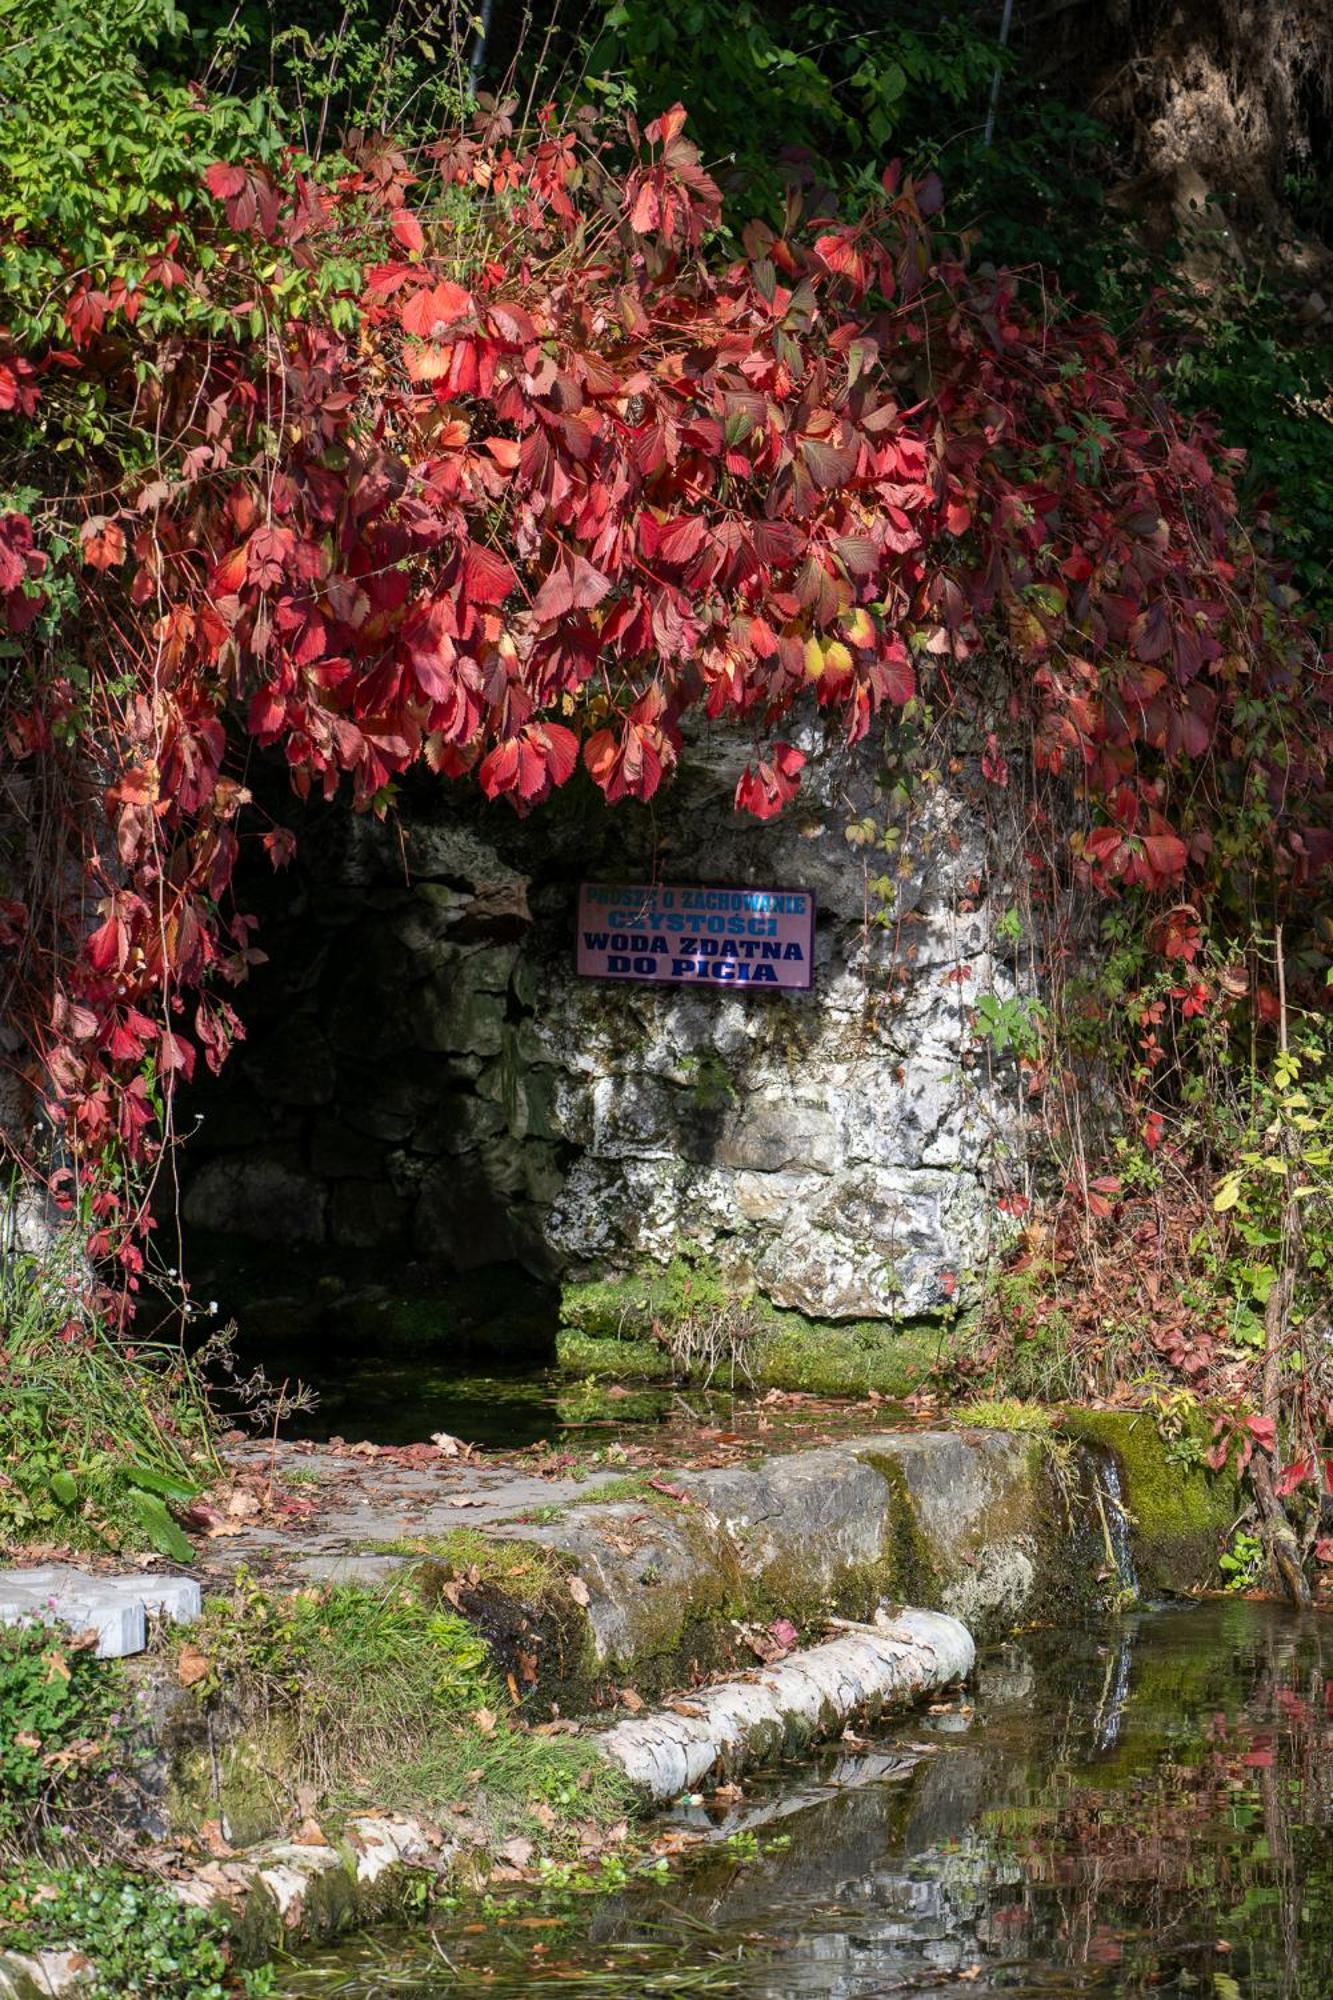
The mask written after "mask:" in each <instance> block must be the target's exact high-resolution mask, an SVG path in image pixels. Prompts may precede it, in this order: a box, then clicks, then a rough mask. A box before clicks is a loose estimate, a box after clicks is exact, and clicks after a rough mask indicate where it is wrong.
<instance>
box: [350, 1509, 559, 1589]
mask: <svg viewBox="0 0 1333 2000" xmlns="http://www.w3.org/2000/svg"><path fill="white" fill-rule="evenodd" d="M588 1497H589V1498H590V1499H591V1498H593V1497H594V1496H593V1495H591V1494H590V1495H589V1496H588ZM539 1511H540V1512H541V1513H543V1514H551V1515H555V1516H558V1515H559V1514H561V1513H563V1512H564V1509H563V1508H552V1509H548V1508H543V1509H540V1510H539ZM362 1546H363V1547H364V1549H365V1551H366V1553H367V1554H370V1555H382V1556H405V1557H413V1556H415V1557H418V1558H420V1560H421V1561H422V1562H423V1563H429V1564H430V1565H431V1567H432V1568H433V1569H434V1570H436V1571H437V1572H438V1571H439V1570H444V1571H446V1572H447V1573H448V1574H449V1575H451V1576H458V1577H466V1576H470V1575H474V1574H475V1576H476V1577H477V1578H478V1579H479V1580H480V1581H482V1582H485V1583H488V1584H491V1585H492V1586H493V1587H494V1588H495V1589H497V1590H503V1591H505V1592H507V1593H508V1594H509V1595H511V1596H514V1597H519V1598H532V1599H540V1598H541V1597H543V1596H544V1595H545V1594H546V1593H547V1592H548V1591H550V1590H552V1589H553V1588H555V1587H556V1586H557V1585H558V1584H560V1583H562V1582H563V1579H564V1577H565V1575H566V1573H567V1570H568V1567H569V1565H568V1563H567V1561H566V1560H565V1559H564V1558H563V1557H561V1556H560V1555H558V1554H557V1553H556V1552H555V1551H553V1550H551V1549H547V1548H543V1547H542V1545H541V1544H540V1543H539V1542H528V1541H523V1540H521V1539H515V1540H513V1541H507V1540H503V1539H501V1538H500V1537H499V1536H495V1535H487V1534H484V1533H483V1532H482V1530H481V1529H480V1528H451V1529H450V1530H449V1531H448V1533H446V1534H441V1535H405V1536H399V1537H398V1538H397V1539H396V1540H392V1541H382V1542H366V1543H364V1544H363V1545H362Z"/></svg>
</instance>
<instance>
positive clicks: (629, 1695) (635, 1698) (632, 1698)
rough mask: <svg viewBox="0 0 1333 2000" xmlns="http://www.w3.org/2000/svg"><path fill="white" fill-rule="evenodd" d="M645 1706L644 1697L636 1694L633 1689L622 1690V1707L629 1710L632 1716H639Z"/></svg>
mask: <svg viewBox="0 0 1333 2000" xmlns="http://www.w3.org/2000/svg"><path fill="white" fill-rule="evenodd" d="M643 1705H644V1704H643V1696H642V1695H641V1694H636V1693H635V1691H634V1689H633V1688H621V1689H620V1706H621V1707H622V1708H627V1709H628V1710H629V1712H630V1714H631V1715H637V1714H638V1713H639V1711H640V1709H641V1708H642V1707H643Z"/></svg>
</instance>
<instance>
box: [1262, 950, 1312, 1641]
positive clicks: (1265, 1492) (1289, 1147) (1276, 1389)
mask: <svg viewBox="0 0 1333 2000" xmlns="http://www.w3.org/2000/svg"><path fill="white" fill-rule="evenodd" d="M1273 946H1274V952H1275V956H1276V961H1277V1000H1278V1046H1279V1048H1280V1049H1281V1051H1282V1054H1283V1055H1284V1056H1285V1055H1286V1054H1287V1049H1288V1043H1287V967H1286V959H1285V956H1284V953H1283V948H1282V926H1281V924H1278V925H1277V926H1276V927H1275V929H1274V932H1273ZM1278 1115H1279V1117H1280V1119H1281V1132H1280V1136H1279V1144H1280V1146H1281V1149H1282V1154H1283V1158H1284V1160H1285V1163H1286V1169H1287V1171H1286V1175H1285V1177H1284V1179H1283V1183H1282V1219H1281V1224H1280V1229H1279V1241H1278V1269H1277V1276H1276V1278H1275V1279H1274V1280H1273V1287H1272V1290H1271V1291H1270V1292H1269V1294H1268V1300H1267V1303H1266V1304H1265V1306H1264V1373H1263V1412H1264V1415H1265V1416H1266V1417H1268V1418H1270V1419H1271V1420H1272V1425H1273V1457H1272V1458H1271V1459H1270V1457H1269V1455H1268V1453H1267V1452H1266V1451H1265V1450H1264V1449H1263V1447H1262V1445H1261V1446H1259V1448H1258V1449H1257V1450H1256V1451H1255V1453H1254V1456H1253V1458H1252V1459H1251V1461H1250V1478H1251V1480H1252V1481H1253V1483H1254V1492H1255V1497H1256V1499H1257V1500H1258V1503H1259V1516H1260V1520H1261V1521H1262V1524H1263V1531H1264V1543H1265V1546H1266V1548H1267V1552H1268V1561H1269V1565H1270V1567H1271V1568H1272V1569H1273V1570H1274V1571H1275V1572H1276V1574H1277V1575H1278V1576H1279V1577H1280V1579H1281V1581H1282V1586H1283V1589H1284V1590H1285V1591H1286V1593H1287V1596H1288V1597H1289V1598H1290V1600H1291V1602H1292V1604H1293V1605H1295V1607H1296V1608H1297V1610H1300V1611H1304V1610H1308V1608H1309V1605H1310V1602H1311V1598H1310V1582H1309V1578H1308V1577H1307V1576H1306V1574H1305V1565H1304V1564H1303V1563H1302V1561H1301V1550H1300V1543H1299V1542H1298V1541H1297V1539H1296V1531H1295V1529H1294V1528H1293V1527H1292V1525H1291V1522H1290V1520H1289V1519H1288V1516H1287V1510H1286V1508H1285V1507H1284V1506H1283V1505H1282V1502H1281V1500H1280V1499H1279V1498H1278V1496H1277V1494H1276V1492H1275V1491H1274V1489H1273V1465H1274V1463H1275V1462H1276V1458H1277V1452H1278V1444H1279V1433H1280V1426H1281V1422H1282V1349H1283V1345H1284V1343H1285V1341H1286V1337H1287V1325H1288V1321H1289V1318H1290V1315H1291V1302H1292V1298H1293V1295H1294V1292H1295V1288H1296V1266H1297V1262H1298V1260H1299V1257H1300V1231H1301V1221H1300V1210H1299V1208H1298V1206H1297V1201H1296V1192H1295V1189H1296V1179H1297V1175H1296V1161H1295V1157H1294V1154H1295V1147H1294V1145H1293V1142H1292V1133H1291V1126H1290V1123H1289V1122H1288V1119H1287V1115H1286V1112H1285V1110H1280V1111H1279V1114H1278Z"/></svg>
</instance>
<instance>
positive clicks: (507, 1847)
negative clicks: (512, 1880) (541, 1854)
mask: <svg viewBox="0 0 1333 2000" xmlns="http://www.w3.org/2000/svg"><path fill="white" fill-rule="evenodd" d="M536 1851H537V1850H536V1848H535V1847H534V1846H533V1844H532V1842H531V1841H530V1840H524V1838H523V1836H522V1835H521V1834H517V1835H515V1837H514V1839H513V1840H507V1841H506V1842H505V1844H504V1846H503V1847H502V1848H501V1849H500V1853H501V1855H502V1856H503V1857H504V1859H505V1860H506V1861H507V1862H509V1864H510V1865H511V1867H514V1868H526V1867H527V1865H528V1863H529V1862H530V1861H531V1859H532V1857H533V1855H534V1854H535V1853H536Z"/></svg>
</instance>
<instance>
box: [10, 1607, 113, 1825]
mask: <svg viewBox="0 0 1333 2000" xmlns="http://www.w3.org/2000/svg"><path fill="white" fill-rule="evenodd" d="M125 1700H126V1689H125V1683H124V1679H123V1676H122V1674H121V1671H120V1669H119V1668H117V1667H115V1666H114V1665H112V1664H110V1663H108V1662H104V1661H99V1660H97V1659H95V1658H94V1656H93V1654H92V1652H91V1650H90V1649H89V1648H87V1647H81V1646H79V1645H77V1644H75V1643H72V1642H71V1637H70V1635H69V1634H62V1633H61V1632H59V1631H58V1630H55V1629H52V1628H49V1627H44V1626H33V1625H15V1626H8V1627H0V1848H7V1849H9V1850H11V1851H13V1850H15V1849H19V1848H32V1847H34V1846H36V1845H38V1844H40V1842H41V1840H42V1838H43V1836H44V1834H45V1833H46V1831H47V1830H48V1829H49V1828H50V1827H51V1826H52V1825H53V1824H60V1825H61V1826H62V1827H64V1828H65V1829H66V1830H68V1828H69V1826H70V1825H71V1824H77V1823H80V1822H82V1821H85V1820H87V1819H88V1818H89V1817H90V1816H91V1817H92V1818H94V1819H95V1818H98V1817H101V1816H102V1814H103V1813H104V1812H105V1810H106V1809H107V1808H108V1807H109V1806H110V1805H111V1804H112V1800H111V1798H110V1796H109V1794H108V1792H107V1783H108V1779H109V1776H110V1773H111V1772H112V1771H113V1769H114V1768H115V1767H116V1765H117V1764H118V1763H119V1762H121V1761H123V1758H124V1755H125V1751H126V1732H125V1728H124V1723H123V1720H122V1718H123V1714H124V1708H125Z"/></svg>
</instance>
